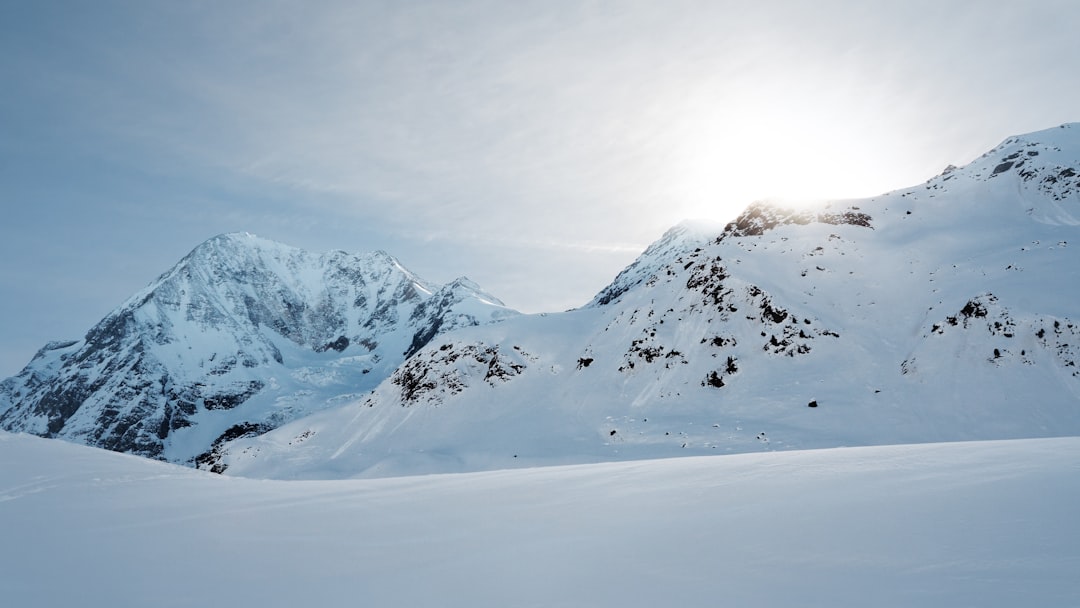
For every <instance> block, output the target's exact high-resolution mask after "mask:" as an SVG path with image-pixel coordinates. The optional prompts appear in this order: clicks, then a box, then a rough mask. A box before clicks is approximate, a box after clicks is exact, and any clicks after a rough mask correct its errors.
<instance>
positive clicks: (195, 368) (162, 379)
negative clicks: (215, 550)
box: [0, 233, 517, 464]
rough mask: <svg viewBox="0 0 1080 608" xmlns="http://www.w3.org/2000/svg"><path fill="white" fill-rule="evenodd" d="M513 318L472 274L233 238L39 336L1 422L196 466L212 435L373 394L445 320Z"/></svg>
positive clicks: (12, 382)
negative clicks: (81, 326) (56, 334)
mask: <svg viewBox="0 0 1080 608" xmlns="http://www.w3.org/2000/svg"><path fill="white" fill-rule="evenodd" d="M515 314H517V313H516V312H515V311H512V310H510V309H508V308H506V307H505V306H504V305H503V304H502V303H501V302H500V301H499V300H498V299H497V298H495V297H494V296H491V295H489V294H486V293H484V292H483V290H481V289H480V288H479V286H477V285H476V284H475V283H472V282H471V281H469V280H468V279H465V278H462V279H458V280H457V281H454V282H453V283H451V284H449V285H446V286H439V285H434V284H431V283H429V282H427V281H424V280H423V279H421V278H420V277H418V276H416V275H415V274H413V273H412V272H410V271H409V270H407V269H406V268H405V267H404V266H402V265H401V263H399V262H398V261H397V260H396V259H395V258H394V257H392V256H391V255H389V254H387V253H385V252H381V251H376V252H373V253H368V254H364V255H353V254H349V253H345V252H343V251H332V252H329V253H324V254H312V253H309V252H306V251H303V250H300V249H296V248H293V247H288V246H285V245H282V244H280V243H275V242H273V241H269V240H265V239H261V238H258V237H256V236H253V235H250V234H246V233H241V234H224V235H220V236H217V237H214V238H212V239H210V240H208V241H206V242H205V243H203V244H201V245H199V246H198V247H196V248H195V249H194V250H193V251H192V252H191V253H189V254H188V255H187V256H186V257H184V258H183V259H182V260H180V262H179V263H177V264H176V265H175V266H174V267H173V268H172V269H170V270H169V271H168V272H166V273H165V274H163V275H161V277H159V278H158V279H157V280H155V281H154V282H152V283H151V284H150V285H148V286H147V287H146V288H144V289H143V290H142V291H140V292H138V293H136V294H135V295H134V296H132V297H131V298H130V299H128V301H127V302H125V303H124V304H122V305H121V306H120V307H119V308H117V309H116V310H114V311H113V312H112V313H110V314H109V315H108V316H107V317H105V318H104V319H102V321H101V322H99V323H98V324H97V325H95V326H94V327H93V328H91V329H90V331H89V332H87V334H86V336H85V337H83V339H81V340H72V341H67V342H53V343H50V344H48V345H46V346H45V347H44V348H42V349H41V350H40V351H39V352H38V353H37V355H35V356H34V358H33V360H32V361H31V362H30V364H29V365H28V366H27V367H26V368H25V369H24V370H23V371H22V372H21V373H20V374H19V375H18V376H15V377H13V378H9V379H7V380H5V381H4V382H3V383H2V384H0V425H2V427H3V428H5V429H8V430H13V431H24V432H28V433H33V434H37V435H42V436H47V437H59V438H63V439H68V440H71V441H75V442H79V443H86V444H88V445H93V446H98V447H103V448H107V449H111V450H115V451H121V452H130V453H133V454H140V455H143V456H149V457H153V458H159V459H165V460H169V461H173V462H179V463H188V464H194V462H195V459H196V458H197V457H199V456H200V455H204V456H205V454H207V453H208V452H209V451H210V450H211V448H212V446H213V445H214V444H215V442H217V443H220V442H221V441H224V440H226V439H233V438H236V437H238V436H241V435H245V434H250V433H258V432H265V431H267V430H269V429H271V428H274V427H276V426H278V425H280V424H282V423H283V422H287V421H289V420H292V419H294V418H296V417H299V416H303V415H306V414H308V413H311V412H313V411H316V410H319V409H322V408H325V407H328V406H329V405H331V404H333V403H335V401H333V399H334V398H337V399H341V398H343V397H342V395H350V394H361V393H363V392H365V391H368V390H371V389H372V388H374V387H375V386H376V385H378V383H379V382H380V381H381V380H382V379H384V378H385V377H386V376H388V375H389V374H390V373H391V372H392V371H393V370H394V369H396V368H397V366H398V365H400V364H401V363H402V362H403V361H404V360H405V358H406V356H407V355H408V354H410V353H412V352H415V351H416V350H417V349H419V348H421V347H422V346H424V345H425V344H426V343H427V342H428V341H429V340H431V339H432V338H433V337H435V336H436V335H438V334H440V333H442V332H445V331H449V330H451V329H454V328H458V327H463V326H469V325H478V324H483V323H491V322H494V321H498V320H501V319H503V318H506V317H510V316H513V315H515ZM344 398H347V397H344ZM328 399H330V401H328Z"/></svg>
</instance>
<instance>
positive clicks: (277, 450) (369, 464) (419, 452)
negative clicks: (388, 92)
mask: <svg viewBox="0 0 1080 608" xmlns="http://www.w3.org/2000/svg"><path fill="white" fill-rule="evenodd" d="M1078 226H1080V126H1078V125H1063V126H1062V127H1059V128H1054V129H1049V130H1046V131H1040V132H1037V133H1032V134H1030V135H1025V136H1020V137H1011V138H1009V139H1008V140H1006V141H1005V142H1004V143H1002V144H1001V145H1000V146H998V147H997V148H995V149H994V150H992V151H990V152H988V153H987V154H986V155H984V156H983V157H981V158H979V159H977V160H975V161H974V162H972V163H970V164H969V165H967V166H965V167H961V168H955V167H952V168H949V169H947V170H946V171H945V172H943V173H942V174H941V175H938V176H936V177H934V178H932V179H930V180H929V181H927V182H926V183H924V184H921V185H919V186H916V187H913V188H908V189H905V190H899V191H895V192H890V193H887V194H883V195H881V196H877V197H873V198H869V199H863V200H849V201H843V202H833V203H829V204H825V205H821V206H818V207H815V208H802V209H783V208H779V207H776V206H771V205H767V204H754V205H751V206H750V207H749V208H748V209H747V210H746V211H745V212H744V213H743V214H741V215H740V216H739V217H738V218H736V219H735V220H734V221H732V222H730V223H729V224H727V225H726V226H724V227H722V228H719V229H715V230H711V231H710V230H708V229H702V228H701V227H695V226H693V225H680V226H678V227H676V228H674V229H672V230H670V231H668V232H667V233H666V234H665V235H664V237H663V238H662V239H661V240H660V241H658V242H657V243H655V244H654V245H653V246H651V247H649V248H648V250H647V251H645V253H643V254H642V256H641V257H640V258H639V259H638V260H637V261H635V262H634V263H633V264H632V265H631V266H630V267H628V268H627V269H626V270H625V271H623V272H622V273H620V274H619V276H618V277H616V279H615V280H614V281H613V282H612V284H611V285H609V286H607V287H606V288H604V289H603V290H601V291H600V293H599V294H598V295H597V296H596V298H594V299H593V300H592V302H590V303H589V304H588V305H587V306H585V307H583V308H582V309H579V310H574V311H569V312H565V313H558V314H548V315H529V316H521V317H517V318H514V319H509V320H507V321H506V322H504V323H501V324H499V325H497V326H489V327H476V328H469V329H465V330H462V331H457V332H453V333H446V334H443V335H441V336H439V337H438V338H436V339H433V340H431V342H430V343H429V344H428V345H427V346H425V347H424V348H422V349H420V350H418V351H417V352H416V353H415V354H413V356H412V357H410V358H409V359H408V360H407V361H405V363H404V364H403V365H402V366H401V367H399V368H398V369H397V370H396V371H394V372H393V374H391V375H390V377H389V378H388V379H387V380H386V381H384V382H383V383H382V384H381V385H380V386H378V387H377V388H376V389H375V390H374V392H373V393H371V394H369V395H366V396H364V397H362V398H360V399H357V400H355V401H354V402H352V403H347V404H343V405H342V406H341V407H339V408H335V409H330V410H327V411H324V412H321V413H319V414H316V415H314V416H310V417H308V418H304V419H301V420H297V421H295V422H292V423H290V424H288V425H285V426H282V427H281V428H279V429H277V430H275V431H273V432H270V433H267V434H265V435H263V436H260V437H250V438H244V439H239V440H237V441H234V442H232V443H230V444H228V445H226V446H224V447H223V449H222V450H220V454H221V458H220V459H219V460H218V461H215V462H216V465H217V466H218V467H219V469H220V468H226V470H227V471H228V472H229V473H234V474H237V475H247V476H263V477H285V478H295V477H313V478H320V477H340V476H381V475H397V474H407V473H421V472H424V473H426V472H433V471H469V470H478V469H495V468H506V467H518V466H535V465H545V464H557V463H581V462H596V461H604V460H625V459H637V458H652V457H668V456H679V455H694V454H717V453H730V452H748V451H759V450H778V449H798V448H815V447H833V446H851V445H872V444H890V443H913V442H916V443H917V442H933V441H954V440H967V439H990V438H995V439H998V438H1020V437H1042V436H1062V435H1076V434H1080V232H1078V229H1080V228H1078Z"/></svg>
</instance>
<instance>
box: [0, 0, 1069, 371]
mask: <svg viewBox="0 0 1080 608" xmlns="http://www.w3.org/2000/svg"><path fill="white" fill-rule="evenodd" d="M1077 31H1080V4H1078V3H1076V2H1075V1H1073V0H1029V1H1027V2H1015V1H1010V2H999V1H995V0H972V1H964V0H953V1H942V0H934V1H923V0H910V1H906V2H896V1H895V0H890V1H888V2H882V1H877V0H851V1H849V0H819V1H816V2H795V1H790V0H788V1H768V0H758V1H756V2H750V1H725V0H703V1H694V0H665V1H664V2H659V1H651V2H645V1H634V0H620V1H612V2H604V1H563V0H544V1H537V2H533V1H528V0H521V1H516V2H501V1H490V2H489V1H479V0H478V1H471V0H463V1H450V0H440V1H436V2H430V3H427V2H420V1H417V2H376V1H361V0H350V1H341V2H336V1H333V0H320V1H316V2H310V1H308V2H303V1H291V0H257V1H255V0H251V1H248V0H230V1H229V2H212V1H200V0H194V1H191V2H170V1H154V0H132V1H114V0H97V1H94V2H90V1H88V0H72V1H62V0H53V1H48V2H41V1H35V0H28V1H24V0H3V1H0V82H3V86H2V87H0V210H2V214H0V285H2V286H3V291H2V293H0V378H2V377H6V376H9V375H13V374H15V373H17V372H18V371H19V370H20V369H21V368H22V366H23V365H25V364H26V363H27V362H28V361H29V360H30V358H31V357H32V356H33V354H34V352H35V351H36V350H37V349H38V348H40V347H41V346H43V345H44V344H45V343H46V342H47V341H50V340H60V339H75V338H78V337H81V336H82V335H83V334H84V333H85V332H86V331H87V330H88V329H89V328H90V327H91V326H92V325H93V324H94V323H96V322H97V321H98V320H100V319H101V318H102V317H104V316H105V315H106V314H108V312H109V311H110V310H112V309H113V308H114V307H116V306H117V305H119V304H120V303H122V302H123V301H124V300H125V299H126V298H127V297H128V296H129V295H131V294H132V293H134V292H135V291H136V290H138V289H140V288H141V287H143V286H145V285H146V284H147V283H149V282H150V281H152V280H153V279H154V278H155V277H157V276H158V275H159V274H161V273H163V272H165V271H166V270H168V269H169V268H170V267H171V266H172V265H173V264H174V263H176V262H177V261H178V260H179V259H180V258H181V257H183V256H184V255H185V254H186V253H187V252H188V251H190V250H191V249H192V248H194V247H195V246H196V245H198V244H199V243H201V242H202V241H204V240H206V239H208V238H210V237H212V236H214V235H217V234H220V233H224V232H235V231H248V232H252V233H255V234H258V235H259V236H262V237H266V238H270V239H274V240H277V241H280V242H283V243H287V244H289V245H294V246H297V247H302V248H305V249H310V250H313V251H327V250H331V249H343V250H346V251H351V252H356V253H360V252H365V251H371V250H375V249H382V250H385V251H388V252H389V253H391V254H393V255H394V256H396V257H397V258H398V259H399V260H400V261H401V262H402V263H403V264H404V265H405V266H406V267H408V268H409V269H411V270H413V271H414V272H416V273H417V274H419V275H420V276H422V277H424V278H426V279H428V280H430V281H434V282H437V283H443V282H448V281H450V280H453V279H454V278H456V277H458V276H468V277H469V278H471V279H473V280H474V281H476V282H478V283H479V284H480V285H481V286H483V287H484V288H485V289H487V290H488V291H490V292H491V293H493V294H494V295H496V296H498V297H499V298H501V299H502V300H503V301H504V302H505V303H506V304H508V305H509V306H511V307H514V308H517V309H519V310H522V311H525V312H541V311H555V310H564V309H567V308H571V307H575V306H580V305H581V304H584V303H585V302H587V301H588V300H589V299H590V298H591V297H592V296H593V295H594V294H595V293H596V292H597V291H599V290H600V289H602V288H603V287H604V286H605V285H606V284H607V283H608V282H609V281H610V280H611V279H612V278H613V277H614V276H615V275H616V274H617V273H618V272H619V271H620V270H621V269H622V268H623V267H625V266H626V265H627V264H629V263H630V262H632V261H633V259H634V258H635V257H636V256H637V255H638V254H639V253H640V252H641V251H642V250H643V249H644V248H645V247H646V246H648V244H649V243H651V242H652V241H654V240H656V239H657V238H659V237H660V236H661V235H662V234H663V232H664V231H665V230H667V229H668V228H670V227H671V226H672V225H674V224H676V223H678V222H679V221H682V220H684V219H693V218H701V219H707V220H711V221H718V222H723V221H727V220H729V219H731V218H732V217H734V216H735V215H736V214H738V212H739V211H740V210H741V209H743V208H744V207H745V206H746V205H747V204H749V203H750V202H753V201H755V200H761V199H768V200H780V201H795V202H798V201H815V200H822V199H838V198H852V197H866V196H873V195H876V194H880V193H883V192H886V191H889V190H894V189H897V188H902V187H906V186H911V185H915V184H918V183H921V182H922V181H925V180H926V179H928V178H930V177H931V176H933V175H935V174H937V173H939V172H940V171H941V170H942V169H943V168H944V167H945V166H947V165H948V164H957V165H960V164H964V163H967V162H969V161H971V160H973V159H974V158H976V157H977V156H979V155H980V154H982V153H983V152H985V151H987V150H989V149H990V148H992V147H993V146H995V145H997V144H998V143H999V142H1001V141H1002V140H1003V139H1005V138H1006V137H1008V136H1009V135H1013V134H1019V133H1025V132H1030V131H1035V130H1039V129H1043V128H1048V127H1052V126H1055V125H1057V124H1061V123H1064V122H1074V121H1077V120H1080V103H1078V102H1080V79H1078V78H1076V77H1075V75H1076V74H1077V73H1080V36H1077V35H1076V32H1077Z"/></svg>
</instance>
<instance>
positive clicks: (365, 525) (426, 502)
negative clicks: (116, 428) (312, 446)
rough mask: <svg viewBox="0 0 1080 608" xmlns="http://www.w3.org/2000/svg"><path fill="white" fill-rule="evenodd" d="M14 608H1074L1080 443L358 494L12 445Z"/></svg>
mask: <svg viewBox="0 0 1080 608" xmlns="http://www.w3.org/2000/svg"><path fill="white" fill-rule="evenodd" d="M0 463H2V465H0V531H2V533H0V538H2V541H0V597H3V604H4V605H5V606H110V607H115V606H140V607H141V606H259V607H263V606H705V605H711V606H725V605H726V606H949V607H955V606H1040V607H1046V606H1076V605H1080V576H1078V575H1077V574H1078V573H1080V523H1078V520H1077V506H1078V505H1080V438H1057V439H1034V440H1019V441H993V442H973V443H950V444H932V445H906V446H898V447H870V448H851V449H829V450H815V451H801V452H800V451H792V452H777V453H760V454H743V455H734V456H719V457H698V458H678V459H666V460H654V461H639V462H625V463H607V464H598V465H580V466H570V467H551V468H537V469H519V470H513V471H500V472H487V473H473V474H464V475H440V476H416V477H408V478H390V479H370V480H346V481H264V480H250V479H243V478H233V477H222V476H217V475H211V474H207V473H203V472H199V471H193V470H191V469H186V468H182V467H176V466H172V465H166V464H161V463H156V462H152V461H148V460H144V459H140V458H136V457H131V456H126V455H120V454H115V453H109V452H104V451H99V450H96V449H92V448H86V447H81V446H75V445H71V444H67V443H64V442H59V441H49V440H45V439H38V438H34V437H30V436H26V435H11V434H6V433H0Z"/></svg>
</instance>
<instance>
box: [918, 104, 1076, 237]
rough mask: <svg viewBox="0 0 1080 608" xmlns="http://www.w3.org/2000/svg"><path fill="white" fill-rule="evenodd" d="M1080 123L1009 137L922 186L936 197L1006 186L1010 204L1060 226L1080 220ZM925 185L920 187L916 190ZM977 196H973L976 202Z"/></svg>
mask: <svg viewBox="0 0 1080 608" xmlns="http://www.w3.org/2000/svg"><path fill="white" fill-rule="evenodd" d="M1078 133H1080V123H1067V124H1063V125H1061V126H1059V127H1055V128H1052V129H1046V130H1043V131H1037V132H1035V133H1030V134H1027V135H1019V136H1013V137H1009V138H1008V139H1006V140H1005V141H1003V142H1002V143H1001V144H999V145H998V146H997V147H995V148H994V149H993V150H991V151H989V152H987V153H986V154H984V155H982V156H981V157H979V158H978V159H976V160H974V161H973V162H971V163H970V164H968V165H966V166H964V167H960V168H957V167H953V166H950V167H948V168H946V169H945V171H944V172H942V174H941V175H938V176H936V177H934V178H932V179H930V180H929V181H928V182H927V183H926V184H925V186H924V187H923V188H922V190H923V191H925V192H926V193H927V194H929V195H931V196H936V195H940V194H943V193H945V192H948V191H950V190H952V191H969V192H972V193H974V192H978V191H979V190H980V189H981V190H982V191H991V192H1001V191H1006V192H1008V193H1009V194H1010V195H1011V196H1010V197H1009V200H1008V205H1007V207H1006V208H1003V209H1000V210H998V211H1000V212H1006V211H1009V210H1015V211H1022V212H1023V213H1024V214H1026V215H1027V216H1028V217H1030V218H1031V219H1033V220H1035V221H1038V222H1041V223H1045V224H1054V225H1068V226H1075V225H1080V135H1078ZM919 190H920V189H918V188H914V189H912V192H917V191H919ZM976 199H978V197H976V196H971V197H968V200H971V201H972V202H975V200H976Z"/></svg>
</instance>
